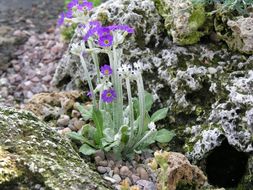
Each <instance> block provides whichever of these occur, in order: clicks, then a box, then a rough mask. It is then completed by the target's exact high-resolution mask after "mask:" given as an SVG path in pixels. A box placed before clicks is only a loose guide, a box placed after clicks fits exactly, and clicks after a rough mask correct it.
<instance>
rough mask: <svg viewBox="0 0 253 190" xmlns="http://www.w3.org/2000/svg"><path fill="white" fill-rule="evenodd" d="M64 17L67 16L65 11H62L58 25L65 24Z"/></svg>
mask: <svg viewBox="0 0 253 190" xmlns="http://www.w3.org/2000/svg"><path fill="white" fill-rule="evenodd" d="M64 18H65V14H64V12H62V13H61V14H60V15H59V19H58V21H57V25H58V26H61V25H63V23H64Z"/></svg>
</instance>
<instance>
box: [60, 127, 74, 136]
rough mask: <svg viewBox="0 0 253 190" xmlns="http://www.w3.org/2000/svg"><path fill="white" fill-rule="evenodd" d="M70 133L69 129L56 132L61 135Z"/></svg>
mask: <svg viewBox="0 0 253 190" xmlns="http://www.w3.org/2000/svg"><path fill="white" fill-rule="evenodd" d="M70 132H71V129H70V128H68V127H66V128H64V129H62V130H59V131H58V133H59V134H61V135H66V134H67V133H70Z"/></svg>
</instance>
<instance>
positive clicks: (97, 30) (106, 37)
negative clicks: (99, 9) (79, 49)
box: [83, 21, 134, 47]
mask: <svg viewBox="0 0 253 190" xmlns="http://www.w3.org/2000/svg"><path fill="white" fill-rule="evenodd" d="M92 22H94V21H92ZM90 25H91V24H90ZM116 30H120V31H123V32H127V33H134V29H133V28H131V27H129V26H128V25H112V26H102V25H101V23H99V22H96V26H95V25H93V27H90V29H89V31H88V32H87V33H86V35H85V36H84V37H83V40H84V41H87V40H88V39H89V38H90V37H92V36H94V35H96V36H97V37H98V45H99V46H101V47H110V46H112V44H113V35H112V32H113V31H116Z"/></svg>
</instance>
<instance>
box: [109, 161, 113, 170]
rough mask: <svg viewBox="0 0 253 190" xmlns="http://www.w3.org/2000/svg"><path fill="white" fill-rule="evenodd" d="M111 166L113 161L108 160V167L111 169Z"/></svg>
mask: <svg viewBox="0 0 253 190" xmlns="http://www.w3.org/2000/svg"><path fill="white" fill-rule="evenodd" d="M113 166H114V161H113V160H110V161H109V162H108V167H110V168H113Z"/></svg>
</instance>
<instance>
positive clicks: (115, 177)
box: [113, 174, 121, 183]
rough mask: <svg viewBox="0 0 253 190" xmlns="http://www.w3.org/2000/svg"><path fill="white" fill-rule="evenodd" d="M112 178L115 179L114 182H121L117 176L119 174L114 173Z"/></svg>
mask: <svg viewBox="0 0 253 190" xmlns="http://www.w3.org/2000/svg"><path fill="white" fill-rule="evenodd" d="M113 179H115V181H116V183H119V182H121V177H120V176H119V174H114V175H113Z"/></svg>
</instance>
